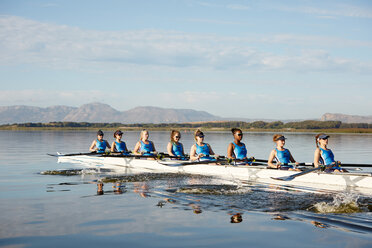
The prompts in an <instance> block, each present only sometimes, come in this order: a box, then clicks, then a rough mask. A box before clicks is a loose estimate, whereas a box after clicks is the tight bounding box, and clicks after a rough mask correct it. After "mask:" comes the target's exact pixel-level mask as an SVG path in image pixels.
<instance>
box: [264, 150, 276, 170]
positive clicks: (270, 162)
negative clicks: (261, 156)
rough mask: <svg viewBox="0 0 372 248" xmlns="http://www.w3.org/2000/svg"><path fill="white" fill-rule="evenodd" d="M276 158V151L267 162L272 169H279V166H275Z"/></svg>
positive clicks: (273, 151) (272, 152)
mask: <svg viewBox="0 0 372 248" xmlns="http://www.w3.org/2000/svg"><path fill="white" fill-rule="evenodd" d="M274 157H275V150H272V151H271V153H270V156H269V159H268V161H267V165H268V166H269V167H270V168H278V165H276V164H273V160H274Z"/></svg>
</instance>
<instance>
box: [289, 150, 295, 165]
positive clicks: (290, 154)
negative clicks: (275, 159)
mask: <svg viewBox="0 0 372 248" xmlns="http://www.w3.org/2000/svg"><path fill="white" fill-rule="evenodd" d="M289 161H291V162H292V163H296V160H295V159H294V158H293V156H292V153H291V152H289Z"/></svg>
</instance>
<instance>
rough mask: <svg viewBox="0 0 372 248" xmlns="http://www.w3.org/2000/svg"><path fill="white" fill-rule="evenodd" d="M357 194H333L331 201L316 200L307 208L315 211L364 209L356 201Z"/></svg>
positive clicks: (331, 211) (332, 211)
mask: <svg viewBox="0 0 372 248" xmlns="http://www.w3.org/2000/svg"><path fill="white" fill-rule="evenodd" d="M358 199H359V195H356V194H350V193H347V194H346V193H339V194H336V195H334V196H333V201H332V202H324V201H323V202H318V203H316V204H314V205H313V206H312V207H311V208H310V209H309V210H311V211H314V212H316V213H358V212H364V211H365V209H364V207H363V206H361V205H360V204H359V203H358Z"/></svg>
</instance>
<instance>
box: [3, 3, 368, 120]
mask: <svg viewBox="0 0 372 248" xmlns="http://www.w3.org/2000/svg"><path fill="white" fill-rule="evenodd" d="M371 27H372V1H329V0H324V1H306V0H303V1H301V0H298V1H274V0H273V1H264V0H262V1H234V0H230V1H205V0H200V1H199V0H198V1H193V0H190V1H183V0H178V1H176V0H173V1H172V0H167V1H161V0H160V1H150V0H148V1H141V0H138V1H110V0H107V1H92V0H90V1H69V0H60V1H53V0H50V1H48V0H46V1H36V0H34V1H18V0H9V1H8V0H2V1H0V54H1V56H0V78H1V89H0V106H7V105H33V106H40V107H46V106H51V105H69V106H80V105H82V104H85V103H89V102H102V103H106V104H109V105H111V106H112V107H114V108H116V109H117V110H121V111H123V110H128V109H130V108H133V107H136V106H159V107H166V108H192V109H196V110H205V111H208V112H210V113H212V114H215V115H219V116H223V117H245V118H275V119H311V118H320V116H321V115H322V114H324V113H326V112H331V113H344V114H357V115H372V97H371V96H370V95H371V94H372V32H371V31H372V29H371Z"/></svg>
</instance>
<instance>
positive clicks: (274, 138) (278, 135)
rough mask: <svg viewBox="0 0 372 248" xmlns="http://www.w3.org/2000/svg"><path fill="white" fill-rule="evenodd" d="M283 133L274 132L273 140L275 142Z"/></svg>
mask: <svg viewBox="0 0 372 248" xmlns="http://www.w3.org/2000/svg"><path fill="white" fill-rule="evenodd" d="M282 136H283V135H282V134H278V133H277V134H274V135H273V142H276V141H277V139H278V138H280V137H282Z"/></svg>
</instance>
